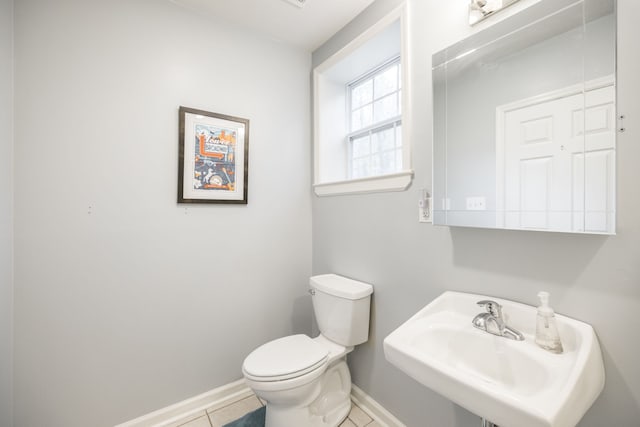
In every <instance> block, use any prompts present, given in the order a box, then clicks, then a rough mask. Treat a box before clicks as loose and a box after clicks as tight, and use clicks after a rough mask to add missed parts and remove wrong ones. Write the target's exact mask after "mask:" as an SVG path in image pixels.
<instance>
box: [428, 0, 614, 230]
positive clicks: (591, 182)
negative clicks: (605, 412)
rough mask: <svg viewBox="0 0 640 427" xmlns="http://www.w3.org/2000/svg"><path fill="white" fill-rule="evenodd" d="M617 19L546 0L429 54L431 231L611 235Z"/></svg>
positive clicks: (603, 1)
mask: <svg viewBox="0 0 640 427" xmlns="http://www.w3.org/2000/svg"><path fill="white" fill-rule="evenodd" d="M615 12H616V2H615V0H581V1H575V0H573V1H569V0H541V1H540V2H538V3H536V4H534V5H532V6H530V7H529V8H527V9H525V10H523V11H522V12H519V13H517V14H515V15H512V16H511V17H509V18H508V19H505V20H503V21H501V22H499V23H496V24H495V25H493V26H491V27H489V28H487V29H485V30H483V31H480V32H477V33H475V34H474V35H472V36H471V37H469V38H467V39H464V40H462V41H460V42H458V43H457V44H455V45H453V46H450V47H449V48H447V49H444V50H443V51H440V52H438V53H436V54H435V55H433V69H432V75H433V104H434V108H433V115H434V117H433V118H434V135H433V136H434V143H433V162H434V163H433V214H434V224H439V225H449V226H467V227H483V228H504V229H517V230H541V231H557V232H570V233H594V234H614V233H615V216H616V215H615V206H616V186H615V181H616V171H615V170H616V133H617V116H616V107H615V105H616V102H615V98H616V84H615V83H616V82H615V77H616V13H615Z"/></svg>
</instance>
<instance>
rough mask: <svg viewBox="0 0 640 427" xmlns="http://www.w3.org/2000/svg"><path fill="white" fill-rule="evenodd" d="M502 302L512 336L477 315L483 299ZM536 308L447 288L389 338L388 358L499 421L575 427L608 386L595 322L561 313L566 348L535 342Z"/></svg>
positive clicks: (505, 425) (509, 425)
mask: <svg viewBox="0 0 640 427" xmlns="http://www.w3.org/2000/svg"><path fill="white" fill-rule="evenodd" d="M487 299H490V300H494V301H496V302H498V303H499V304H501V305H502V307H503V308H502V311H503V315H504V318H505V320H506V323H507V324H508V325H509V326H511V327H512V328H514V329H516V330H518V331H520V332H522V334H523V335H524V337H525V340H524V341H514V340H509V339H506V338H503V337H499V336H496V335H491V334H489V333H488V332H485V331H481V330H479V329H477V328H475V327H473V325H472V324H471V320H472V319H473V318H474V316H475V315H476V314H478V313H481V312H482V308H480V307H478V306H477V305H476V302H478V301H481V300H487ZM536 315H537V310H536V308H535V307H532V306H529V305H526V304H520V303H516V302H513V301H508V300H504V299H500V298H494V297H489V296H486V295H474V294H466V293H461V292H445V293H444V294H442V295H440V296H439V297H438V298H436V299H435V300H433V302H431V303H430V304H429V305H427V306H426V307H424V308H423V309H422V310H420V311H419V312H418V313H416V314H415V315H414V316H413V317H412V318H410V319H409V320H408V321H407V322H405V323H404V324H403V325H401V326H400V327H399V328H398V329H396V330H395V331H393V332H392V333H391V334H390V335H389V336H388V337H386V338H385V340H384V354H385V357H386V358H387V360H388V361H389V362H391V363H392V364H393V365H395V366H396V367H398V368H399V369H400V370H402V371H403V372H405V373H406V374H407V375H409V376H410V377H412V378H414V379H415V380H416V381H418V382H420V383H421V384H423V385H425V386H427V387H429V388H430V389H432V390H434V391H436V392H438V393H440V394H441V395H443V396H444V397H446V398H448V399H450V400H452V401H453V402H455V403H457V404H458V405H460V406H462V407H464V408H466V409H468V410H469V411H471V412H473V413H475V414H477V415H479V416H481V417H483V418H485V419H487V420H489V421H491V422H493V423H495V424H498V425H499V426H501V427H574V426H575V425H576V424H577V423H578V422H579V421H580V419H581V418H582V417H583V415H584V414H585V412H586V411H587V410H588V409H589V407H591V405H592V404H593V402H594V401H595V400H596V398H597V397H598V396H599V395H600V393H601V392H602V389H603V387H604V365H603V363H602V354H601V352H600V345H599V344H598V339H597V338H596V335H595V333H594V331H593V328H592V327H591V325H588V324H586V323H584V322H580V321H578V320H574V319H571V318H569V317H566V316H562V315H559V314H556V319H557V323H558V330H559V332H560V338H561V340H562V345H563V347H564V353H562V354H552V353H550V352H548V351H546V350H543V349H541V348H540V347H538V346H537V345H536V343H535V327H536Z"/></svg>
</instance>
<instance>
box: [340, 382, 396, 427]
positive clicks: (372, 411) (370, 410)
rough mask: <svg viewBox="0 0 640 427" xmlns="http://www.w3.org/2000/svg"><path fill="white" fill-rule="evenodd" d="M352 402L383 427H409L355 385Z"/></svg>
mask: <svg viewBox="0 0 640 427" xmlns="http://www.w3.org/2000/svg"><path fill="white" fill-rule="evenodd" d="M351 400H353V402H354V403H355V404H356V405H358V406H359V407H360V409H362V410H363V411H364V412H366V413H367V415H369V416H370V417H371V418H373V419H374V420H375V421H377V422H378V424H380V425H381V426H383V427H407V426H406V425H404V424H403V423H402V422H401V421H400V420H399V419H397V418H396V417H394V416H393V414H392V413H391V412H389V411H387V410H386V409H384V408H383V407H382V405H380V404H379V403H378V402H376V401H375V400H373V398H372V397H371V396H369V395H368V394H366V393H365V392H364V391H362V389H361V388H360V387H358V386H357V385H355V384H352V385H351Z"/></svg>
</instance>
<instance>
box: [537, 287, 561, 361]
mask: <svg viewBox="0 0 640 427" xmlns="http://www.w3.org/2000/svg"><path fill="white" fill-rule="evenodd" d="M538 298H540V306H539V307H538V322H537V324H536V344H538V345H539V346H540V347H541V348H543V349H545V350H548V351H550V352H551V353H556V354H560V353H562V351H563V349H562V343H561V342H560V335H559V334H558V326H557V325H556V317H555V314H554V313H553V309H552V308H551V307H549V292H540V293H538Z"/></svg>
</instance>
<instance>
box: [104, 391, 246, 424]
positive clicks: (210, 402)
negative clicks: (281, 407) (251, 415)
mask: <svg viewBox="0 0 640 427" xmlns="http://www.w3.org/2000/svg"><path fill="white" fill-rule="evenodd" d="M252 394H253V392H252V391H251V389H250V388H249V387H247V385H246V383H245V382H244V380H238V381H234V382H232V383H229V384H226V385H223V386H222V387H218V388H215V389H213V390H211V391H207V392H205V393H202V394H200V395H198V396H195V397H192V398H190V399H187V400H183V401H182V402H180V403H176V404H174V405H171V406H167V407H166V408H162V409H158V410H157V411H154V412H152V413H150V414H147V415H143V416H141V417H138V418H136V419H135V420H131V421H127V422H126V423H123V424H118V425H117V426H115V427H163V426H167V425H170V424H172V423H175V422H177V421H180V420H182V419H185V418H189V416H191V415H194V414H197V413H199V412H202V411H204V410H205V409H212V410H215V409H217V408H221V407H223V406H227V405H230V404H232V403H234V402H237V401H239V400H242V399H244V398H246V397H249V396H251V395H252Z"/></svg>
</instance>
